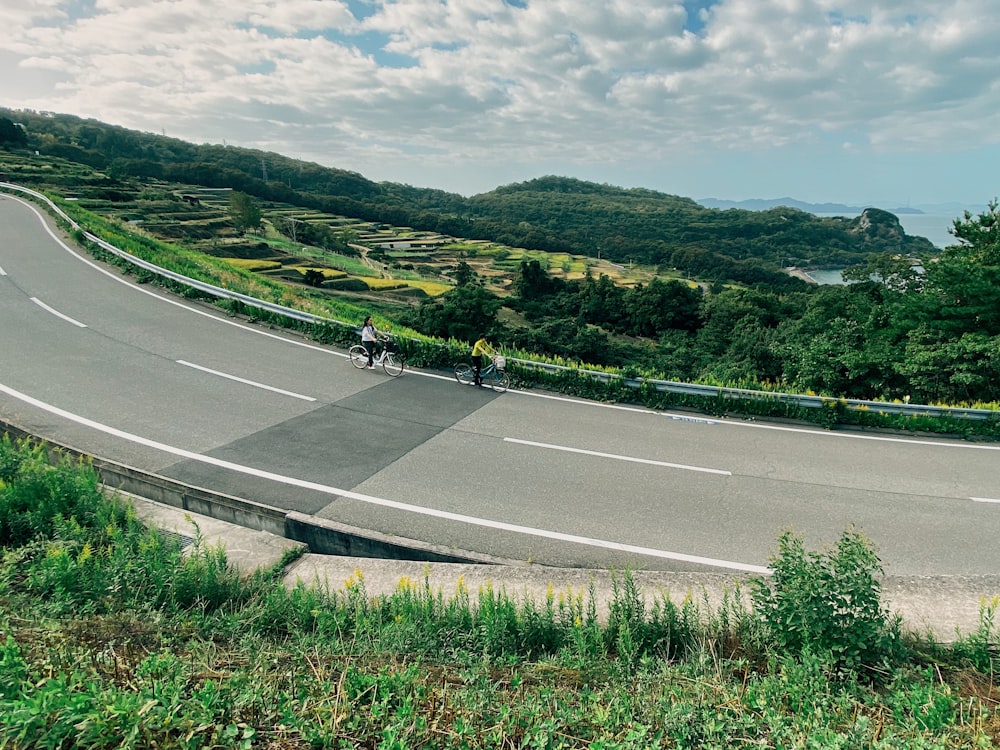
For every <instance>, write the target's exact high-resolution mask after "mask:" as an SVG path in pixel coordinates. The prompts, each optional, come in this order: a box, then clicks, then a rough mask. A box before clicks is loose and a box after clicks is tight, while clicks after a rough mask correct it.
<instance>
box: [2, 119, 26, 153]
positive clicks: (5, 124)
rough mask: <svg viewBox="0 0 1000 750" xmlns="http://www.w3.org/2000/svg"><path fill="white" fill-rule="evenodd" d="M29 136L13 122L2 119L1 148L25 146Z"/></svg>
mask: <svg viewBox="0 0 1000 750" xmlns="http://www.w3.org/2000/svg"><path fill="white" fill-rule="evenodd" d="M27 143H28V134H27V133H25V132H24V128H22V127H20V126H19V125H17V124H16V123H15V122H14V121H13V120H10V119H8V118H6V117H0V146H25V145H27Z"/></svg>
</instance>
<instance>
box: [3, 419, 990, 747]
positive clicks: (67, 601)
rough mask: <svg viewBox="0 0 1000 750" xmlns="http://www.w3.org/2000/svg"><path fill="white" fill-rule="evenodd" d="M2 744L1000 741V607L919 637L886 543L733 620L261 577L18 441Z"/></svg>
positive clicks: (626, 578)
mask: <svg viewBox="0 0 1000 750" xmlns="http://www.w3.org/2000/svg"><path fill="white" fill-rule="evenodd" d="M0 551H2V559H0V747H9V748H28V747H49V748H63V747H65V748H69V747H73V748H105V747H107V748H112V747H114V748H147V747H160V748H203V747H220V748H306V747H331V748H361V747H379V748H406V747H438V748H489V749H490V750H492V749H493V748H498V747H566V748H569V747H591V748H598V747H600V748H636V749H637V750H639V749H642V750H646V749H647V748H660V747H662V748H694V747H699V748H734V747H747V748H751V747H753V748H787V747H823V748H829V747H842V748H853V747H878V748H882V749H884V750H889V749H891V748H907V749H909V748H920V747H925V748H968V747H983V748H986V747H994V746H996V744H997V742H998V741H1000V715H998V711H997V702H996V691H997V689H998V687H1000V685H998V684H997V682H996V675H997V669H996V667H997V663H996V659H997V647H998V634H997V631H996V630H995V627H994V624H993V613H994V612H995V609H996V606H997V602H991V603H988V604H986V605H984V611H983V617H982V625H981V627H980V628H979V629H978V630H977V631H976V632H975V633H973V634H971V635H969V636H968V637H966V638H963V639H962V640H960V641H958V642H956V643H954V644H952V645H947V646H945V645H940V644H935V643H933V642H931V641H930V640H929V639H928V638H926V637H918V636H916V635H912V634H907V633H905V632H903V631H902V630H901V628H900V623H899V621H898V619H897V618H895V617H894V616H893V615H891V614H890V613H889V612H887V611H886V610H885V608H884V607H883V605H882V604H881V602H880V599H879V593H880V591H879V583H878V580H879V576H880V575H881V569H880V564H879V561H878V558H877V557H876V556H875V554H874V551H873V550H872V549H871V547H870V545H869V543H867V542H866V541H865V540H864V539H863V538H862V537H860V536H859V535H857V534H855V533H854V532H852V531H848V532H846V533H845V534H844V535H843V537H842V538H841V540H840V542H839V543H838V544H837V545H836V547H835V548H833V549H831V550H827V551H823V552H805V551H804V550H803V548H802V543H801V540H798V539H797V538H796V537H794V536H792V535H785V536H783V537H782V539H781V541H780V545H779V551H778V554H777V555H776V556H775V558H774V559H773V560H772V568H773V570H774V575H773V576H772V577H771V579H770V580H767V579H759V580H755V581H753V583H754V586H753V594H752V596H751V597H750V600H749V601H748V598H747V597H746V596H744V595H743V594H742V593H741V592H740V590H739V587H738V586H737V585H736V584H734V588H733V590H732V595H731V596H729V597H726V598H725V599H724V600H723V601H722V602H721V603H718V604H716V605H714V606H710V605H709V604H708V603H707V602H706V601H704V600H701V599H699V598H698V596H697V592H692V594H693V596H689V597H687V598H685V599H684V600H683V601H681V602H674V601H672V600H671V599H670V598H668V597H664V596H660V595H654V596H653V597H652V598H651V599H650V598H649V597H648V596H646V595H645V594H644V592H642V591H639V590H638V588H637V586H636V584H635V581H634V579H633V578H632V576H631V575H630V574H629V573H628V572H627V571H625V572H624V573H622V574H620V575H619V576H617V578H616V585H615V591H614V597H613V601H612V602H611V603H610V605H609V606H608V609H607V611H606V612H598V611H597V609H596V606H595V604H594V600H593V597H592V596H588V595H587V594H586V593H585V592H583V591H576V592H574V591H569V590H568V591H565V592H555V591H552V592H550V594H549V595H548V596H547V597H546V599H545V601H542V602H535V601H532V600H523V599H521V598H519V597H516V595H513V594H511V593H508V592H505V591H503V590H496V589H493V588H491V587H485V588H483V589H481V590H479V591H477V592H471V591H469V590H467V589H466V588H465V587H464V585H462V584H461V583H460V584H459V586H458V588H457V589H456V591H454V592H452V593H450V594H447V595H446V594H445V593H444V592H442V591H435V590H432V589H431V588H430V586H429V585H428V583H427V582H426V581H423V582H421V581H413V580H408V579H402V580H400V581H399V584H398V586H397V588H396V591H395V592H394V593H392V594H389V595H380V596H372V595H369V594H368V593H367V592H366V590H365V585H364V579H363V576H362V575H361V574H360V573H356V574H355V575H354V576H353V577H352V578H351V579H350V580H348V581H346V582H345V584H344V587H343V588H342V589H337V590H334V589H326V588H322V587H317V586H309V587H307V586H303V585H298V586H296V587H294V588H292V589H286V587H285V586H284V584H283V583H282V581H281V576H280V573H281V571H280V570H273V571H261V572H258V573H256V574H254V575H252V576H250V577H249V578H246V579H241V578H240V576H239V575H238V574H237V573H236V572H235V571H234V570H233V569H232V568H231V567H230V566H229V565H228V564H227V562H226V557H225V552H224V550H223V549H221V548H212V547H208V546H206V545H205V544H204V542H203V541H202V540H201V539H200V538H199V537H198V534H197V530H195V533H194V540H193V544H192V545H191V546H190V547H189V548H188V549H187V550H182V548H181V544H180V543H179V542H178V541H177V540H176V539H171V538H168V537H166V536H164V535H162V534H160V533H159V532H157V531H156V530H155V529H147V528H144V527H143V526H142V525H141V524H140V523H139V522H138V521H137V520H136V517H135V515H134V512H133V511H132V510H131V508H130V507H129V506H127V505H124V504H122V503H121V502H119V501H118V500H117V499H115V498H112V497H107V496H105V495H103V494H102V493H101V492H100V490H99V488H98V486H97V479H96V474H95V473H94V471H93V469H92V468H91V467H90V466H89V465H87V464H86V463H78V462H74V461H71V460H69V459H66V458H62V457H60V456H59V455H55V456H53V457H51V458H50V456H49V453H48V452H47V451H46V450H45V449H44V446H37V447H32V446H31V445H30V444H27V443H23V442H17V443H15V442H12V441H10V440H9V439H8V438H7V437H4V438H3V439H0Z"/></svg>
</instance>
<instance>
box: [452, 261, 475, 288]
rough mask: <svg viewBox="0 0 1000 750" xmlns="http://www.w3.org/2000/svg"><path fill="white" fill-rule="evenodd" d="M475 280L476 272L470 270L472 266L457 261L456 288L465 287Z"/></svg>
mask: <svg viewBox="0 0 1000 750" xmlns="http://www.w3.org/2000/svg"><path fill="white" fill-rule="evenodd" d="M476 278H477V277H476V272H475V271H473V270H472V266H470V265H469V264H468V263H466V262H465V261H464V260H462V261H459V263H458V267H457V268H456V269H455V284H456V285H457V286H466V285H468V284H472V283H474V282H475V281H476Z"/></svg>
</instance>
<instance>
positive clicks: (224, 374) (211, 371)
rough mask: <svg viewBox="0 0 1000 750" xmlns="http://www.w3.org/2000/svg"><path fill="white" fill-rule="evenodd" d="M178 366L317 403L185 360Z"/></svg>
mask: <svg viewBox="0 0 1000 750" xmlns="http://www.w3.org/2000/svg"><path fill="white" fill-rule="evenodd" d="M177 364H179V365H184V366H185V367H192V368H194V369H195V370H201V371H202V372H207V373H208V374H209V375H218V376H219V377H220V378H226V379H227V380H235V381H236V382H237V383H245V384H246V385H252V386H253V387H254V388H263V389H264V390H265V391H273V392H274V393H280V394H281V395H283V396H291V397H292V398H300V399H302V400H303V401H315V400H316V399H314V398H313V397H312V396H303V395H302V394H301V393H293V392H292V391H285V390H282V389H281V388H275V387H274V386H273V385H264V384H263V383H258V382H256V381H253V380H247V379H245V378H239V377H236V376H235V375H229V374H227V373H224V372H219V371H218V370H211V369H209V368H207V367H202V366H201V365H196V364H194V363H192V362H186V361H185V360H183V359H178V360H177Z"/></svg>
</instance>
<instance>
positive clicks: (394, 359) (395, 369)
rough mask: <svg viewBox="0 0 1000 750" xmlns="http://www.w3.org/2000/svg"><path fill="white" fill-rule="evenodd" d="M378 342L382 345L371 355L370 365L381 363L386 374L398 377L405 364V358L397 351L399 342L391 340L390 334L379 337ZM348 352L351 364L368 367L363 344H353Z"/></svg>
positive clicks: (359, 367) (366, 354) (375, 365)
mask: <svg viewBox="0 0 1000 750" xmlns="http://www.w3.org/2000/svg"><path fill="white" fill-rule="evenodd" d="M379 343H380V344H382V346H381V347H379V351H378V353H377V354H376V355H375V356H374V357H372V366H373V367H377V366H378V365H382V369H383V370H385V374H386V375H388V376H390V377H393V378H398V377H399V376H400V375H402V374H403V368H404V367H405V366H406V358H405V357H404V356H403V355H402V353H401V352H400V351H399V344H397V343H396V342H395V341H393V340H392V336H385V337H384V338H381V339H379ZM348 354H349V355H350V358H351V364H352V365H354V366H355V367H357V368H358V369H359V370H363V369H365V368H366V367H368V350H367V349H365V347H364V346H363V345H361V344H355V345H354V346H352V347H351V348H350V350H349V352H348Z"/></svg>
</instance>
